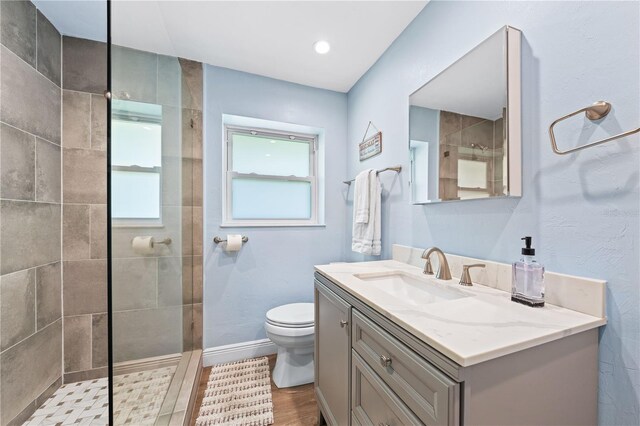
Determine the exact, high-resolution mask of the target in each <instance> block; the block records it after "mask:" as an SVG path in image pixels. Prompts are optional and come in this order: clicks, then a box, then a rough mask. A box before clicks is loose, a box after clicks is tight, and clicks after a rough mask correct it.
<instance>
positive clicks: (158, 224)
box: [111, 101, 164, 228]
mask: <svg viewBox="0 0 640 426" xmlns="http://www.w3.org/2000/svg"><path fill="white" fill-rule="evenodd" d="M136 102H137V101H136ZM140 118H141V121H139V122H140V123H145V122H148V123H152V124H159V125H160V128H161V131H162V130H163V126H162V125H163V121H164V120H163V118H164V108H163V109H162V118H161V119H160V121H158V122H156V121H155V120H149V119H148V118H147V117H140ZM112 119H117V120H123V118H117V117H116V114H114V117H113V118H112ZM160 144H161V148H160V149H161V159H162V160H161V161H164V156H163V155H162V139H160ZM111 170H112V171H122V172H135V173H153V174H157V175H158V178H159V180H160V185H159V187H158V190H159V193H158V217H157V218H143V217H142V218H141V217H131V218H130V217H113V219H112V222H113V226H114V227H117V228H145V227H149V228H162V227H164V225H163V218H162V205H163V204H162V203H163V196H164V189H163V187H162V186H163V185H162V184H163V170H162V165H161V166H159V167H142V166H137V165H131V166H122V165H117V164H112V165H111Z"/></svg>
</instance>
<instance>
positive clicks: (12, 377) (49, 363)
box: [0, 320, 62, 424]
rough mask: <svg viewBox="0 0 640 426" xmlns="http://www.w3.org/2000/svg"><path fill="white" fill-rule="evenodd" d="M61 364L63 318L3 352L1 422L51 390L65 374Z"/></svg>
mask: <svg viewBox="0 0 640 426" xmlns="http://www.w3.org/2000/svg"><path fill="white" fill-rule="evenodd" d="M61 366H62V321H61V320H58V321H56V322H54V323H53V324H51V325H50V326H48V327H46V328H45V329H43V330H41V331H39V332H38V333H36V334H34V335H32V336H31V337H29V338H28V339H26V340H23V341H22V342H20V343H19V344H17V345H15V346H13V347H12V348H10V349H8V350H6V351H5V352H3V353H2V354H0V380H1V383H0V387H2V389H3V392H1V393H0V413H1V418H0V423H1V424H7V423H8V422H9V421H10V420H11V419H12V418H13V417H15V416H16V415H17V414H19V413H20V412H21V411H22V410H23V409H24V408H25V407H27V406H28V405H29V404H30V403H31V402H32V401H34V400H35V399H36V398H38V396H39V395H41V394H42V393H43V392H45V391H46V390H47V389H49V387H50V386H51V384H52V383H54V382H55V381H56V380H57V379H58V378H59V377H60V376H61V375H62V371H61ZM5 389H10V390H11V391H10V392H5V391H4V390H5Z"/></svg>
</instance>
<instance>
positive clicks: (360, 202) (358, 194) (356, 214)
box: [353, 169, 373, 223]
mask: <svg viewBox="0 0 640 426" xmlns="http://www.w3.org/2000/svg"><path fill="white" fill-rule="evenodd" d="M371 170H373V169H367V170H364V171H362V172H360V173H358V176H356V181H355V185H354V190H353V221H354V222H355V223H367V222H369V203H370V194H371V190H370V186H369V175H370V174H371Z"/></svg>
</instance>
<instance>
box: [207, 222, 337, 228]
mask: <svg viewBox="0 0 640 426" xmlns="http://www.w3.org/2000/svg"><path fill="white" fill-rule="evenodd" d="M326 226H327V225H326V224H324V223H308V224H306V223H256V222H253V223H251V222H247V223H222V224H220V226H219V227H220V228H325V227H326Z"/></svg>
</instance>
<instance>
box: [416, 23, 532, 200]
mask: <svg viewBox="0 0 640 426" xmlns="http://www.w3.org/2000/svg"><path fill="white" fill-rule="evenodd" d="M520 35H521V33H520V31H519V30H517V29H515V28H512V27H508V26H507V27H504V28H502V29H500V30H499V31H498V32H496V33H495V34H493V35H492V36H491V37H489V38H488V39H486V40H485V41H483V42H482V43H480V44H479V45H478V46H476V47H475V48H474V49H473V50H471V51H470V52H469V53H467V54H466V55H465V56H463V57H462V58H460V59H459V60H458V61H456V62H455V63H453V64H452V65H451V66H449V67H448V68H446V69H445V70H444V71H442V72H441V73H440V74H438V75H437V76H435V77H434V78H433V79H431V80H430V81H429V82H428V83H426V84H425V85H424V86H422V87H421V88H420V89H418V90H416V91H415V92H414V93H412V94H411V96H410V97H409V156H410V160H411V196H412V201H413V203H414V204H426V203H434V202H441V201H459V200H470V199H480V198H495V197H507V196H510V197H519V196H521V195H522V190H521V186H522V183H521V158H520V157H521V154H520V153H521V146H520V144H521V138H520Z"/></svg>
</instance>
